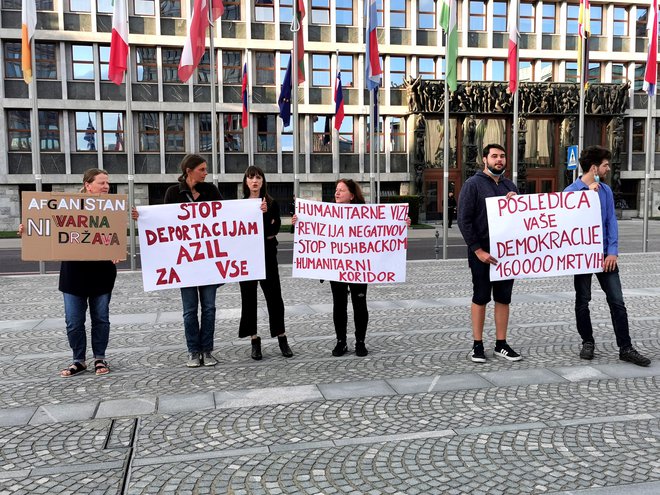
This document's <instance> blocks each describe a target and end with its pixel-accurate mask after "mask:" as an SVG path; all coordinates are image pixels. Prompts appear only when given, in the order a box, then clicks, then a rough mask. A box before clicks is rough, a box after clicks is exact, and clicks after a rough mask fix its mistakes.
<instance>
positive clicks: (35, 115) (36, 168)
mask: <svg viewBox="0 0 660 495" xmlns="http://www.w3.org/2000/svg"><path fill="white" fill-rule="evenodd" d="M34 48H35V47H34V36H33V37H32V39H30V65H31V66H32V81H30V85H29V90H30V95H31V100H32V118H31V119H30V129H31V133H32V147H31V148H32V174H33V175H34V185H35V189H36V190H37V192H41V191H42V190H43V187H42V177H41V153H40V151H41V150H40V148H41V136H40V135H39V106H38V103H37V99H38V98H39V96H38V95H37V65H36V53H35V52H34ZM44 273H46V264H45V263H44V262H43V261H39V274H40V275H43V274H44Z"/></svg>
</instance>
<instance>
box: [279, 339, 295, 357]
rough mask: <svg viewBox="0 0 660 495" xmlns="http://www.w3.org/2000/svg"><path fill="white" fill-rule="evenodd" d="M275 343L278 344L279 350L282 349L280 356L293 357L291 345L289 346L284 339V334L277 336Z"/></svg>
mask: <svg viewBox="0 0 660 495" xmlns="http://www.w3.org/2000/svg"><path fill="white" fill-rule="evenodd" d="M277 343H278V344H279V345H280V351H282V356H284V357H286V358H290V357H293V351H291V347H289V342H288V341H287V340H286V335H280V336H278V337H277Z"/></svg>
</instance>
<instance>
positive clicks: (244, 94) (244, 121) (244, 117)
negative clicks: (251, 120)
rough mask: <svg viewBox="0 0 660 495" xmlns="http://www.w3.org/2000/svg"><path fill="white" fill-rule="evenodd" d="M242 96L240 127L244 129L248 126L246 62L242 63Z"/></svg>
mask: <svg viewBox="0 0 660 495" xmlns="http://www.w3.org/2000/svg"><path fill="white" fill-rule="evenodd" d="M241 95H242V97H243V114H242V115H241V127H242V128H243V129H245V128H246V127H247V126H248V74H247V62H246V63H244V64H243V85H242V88H241Z"/></svg>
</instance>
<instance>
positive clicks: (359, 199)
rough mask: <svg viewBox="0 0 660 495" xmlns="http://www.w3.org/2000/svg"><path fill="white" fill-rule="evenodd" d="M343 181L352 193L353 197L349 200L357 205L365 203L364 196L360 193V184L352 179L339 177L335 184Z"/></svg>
mask: <svg viewBox="0 0 660 495" xmlns="http://www.w3.org/2000/svg"><path fill="white" fill-rule="evenodd" d="M340 182H341V183H343V184H344V185H345V186H346V187H347V188H348V190H349V191H350V193H351V194H352V195H353V199H352V200H351V203H352V204H358V205H363V204H365V203H366V201H365V200H364V196H363V195H362V189H361V188H360V184H358V183H357V182H355V181H354V180H353V179H339V180H338V181H337V184H339V183H340Z"/></svg>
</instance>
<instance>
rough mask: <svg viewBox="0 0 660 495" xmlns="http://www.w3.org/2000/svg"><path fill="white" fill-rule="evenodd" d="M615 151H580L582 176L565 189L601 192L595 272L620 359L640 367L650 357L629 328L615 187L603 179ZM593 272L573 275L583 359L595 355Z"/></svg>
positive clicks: (598, 147) (647, 363)
mask: <svg viewBox="0 0 660 495" xmlns="http://www.w3.org/2000/svg"><path fill="white" fill-rule="evenodd" d="M611 158H612V153H610V151H609V150H608V149H606V148H603V147H602V146H589V147H588V148H585V149H584V150H583V151H582V153H581V154H580V168H582V176H581V177H579V178H578V179H577V180H576V181H575V182H573V184H571V185H570V186H568V187H567V188H566V189H565V191H586V190H589V189H591V190H592V191H597V192H598V198H599V199H600V214H601V218H602V220H603V250H604V253H603V271H602V272H601V273H596V278H597V279H598V282H599V283H600V287H601V288H602V289H603V292H605V295H606V296H607V304H608V305H609V307H610V315H611V317H612V326H613V327H614V334H615V335H616V344H617V346H618V347H619V359H620V360H622V361H628V362H629V363H633V364H636V365H638V366H648V365H649V364H651V360H650V359H648V358H646V357H644V356H642V355H641V354H640V353H639V352H637V350H636V349H635V348H634V347H633V345H632V341H631V340H630V331H629V327H628V312H627V310H626V305H625V303H624V302H623V293H622V290H621V280H620V279H619V267H618V264H617V261H618V254H619V227H618V225H617V222H616V213H615V211H614V195H613V194H612V189H610V187H609V186H608V185H607V184H604V183H603V182H602V181H603V180H604V179H605V178H606V177H607V173H608V172H609V171H610V159H611ZM591 275H592V274H591V273H585V274H580V275H575V276H574V285H575V320H576V323H577V329H578V332H579V333H580V337H582V348H581V349H580V357H581V358H582V359H588V360H590V359H593V358H594V349H595V343H594V335H593V328H592V326H591V316H590V314H589V301H591V278H592V277H591Z"/></svg>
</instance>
